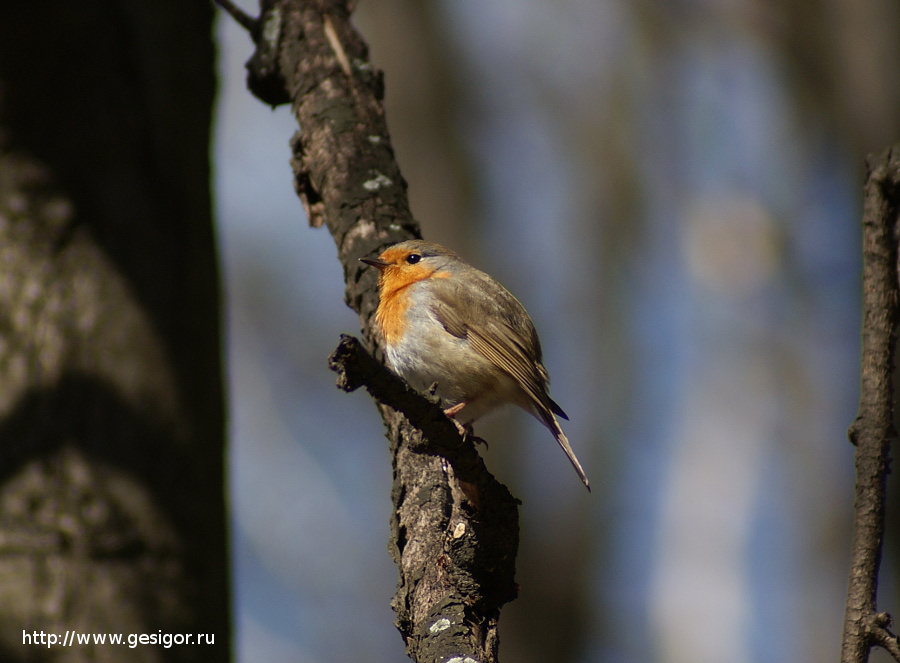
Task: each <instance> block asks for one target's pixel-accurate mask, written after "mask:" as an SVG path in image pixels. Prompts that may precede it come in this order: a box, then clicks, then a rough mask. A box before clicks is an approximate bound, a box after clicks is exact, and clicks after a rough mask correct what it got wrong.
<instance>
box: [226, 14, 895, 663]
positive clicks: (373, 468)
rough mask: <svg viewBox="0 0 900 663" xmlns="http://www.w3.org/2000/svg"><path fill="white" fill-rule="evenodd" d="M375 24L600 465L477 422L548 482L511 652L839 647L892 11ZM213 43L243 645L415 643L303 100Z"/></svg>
mask: <svg viewBox="0 0 900 663" xmlns="http://www.w3.org/2000/svg"><path fill="white" fill-rule="evenodd" d="M244 6H245V8H246V9H247V10H248V11H249V12H251V13H256V8H255V7H253V6H252V4H251V3H248V2H246V1H245V2H244ZM355 23H356V25H357V27H358V28H359V30H360V31H361V32H362V34H363V36H364V38H365V39H366V40H367V41H368V43H369V44H370V46H371V58H372V61H373V63H374V65H375V66H377V67H379V68H381V69H383V70H384V71H385V78H386V85H387V92H386V105H387V112H388V121H389V125H390V128H391V133H392V139H393V143H394V146H395V148H396V152H397V156H398V159H399V161H400V166H401V168H402V170H403V173H404V175H405V177H406V178H407V179H408V181H409V184H410V189H409V192H410V198H411V203H412V209H413V212H414V214H415V216H416V218H417V219H418V220H419V221H420V222H421V224H422V229H423V233H424V235H425V237H426V238H427V239H430V240H434V241H438V242H441V243H444V244H447V245H449V246H451V247H452V248H454V249H455V250H457V251H458V252H459V253H461V254H462V255H463V256H464V257H466V258H467V259H468V260H469V261H470V262H472V263H474V264H476V265H477V266H479V267H481V268H482V269H484V270H486V271H488V272H490V273H491V274H492V275H494V276H495V277H497V278H498V279H499V280H500V281H501V282H503V283H504V284H505V285H506V286H507V287H508V288H509V289H510V290H511V291H512V292H513V293H515V294H516V295H517V296H518V297H519V298H520V299H521V300H522V302H523V303H524V304H525V306H526V307H527V308H528V310H529V311H530V313H531V315H532V317H533V318H534V321H535V323H536V326H537V328H538V330H539V332H540V334H541V338H542V341H543V345H544V351H545V360H546V361H545V363H546V365H547V368H548V369H549V371H550V374H551V376H552V378H553V383H552V394H553V397H554V398H555V399H556V400H557V401H559V402H560V404H562V405H563V407H564V408H565V409H566V410H567V412H568V414H569V416H570V418H571V421H570V422H569V423H568V424H567V425H566V431H567V433H568V436H569V438H570V440H572V443H573V446H574V448H575V450H576V452H577V453H578V455H579V457H580V458H581V460H582V462H583V464H584V466H585V469H586V470H587V472H588V475H589V476H590V477H591V480H592V485H593V486H595V489H594V492H593V494H590V495H589V494H587V493H586V492H585V491H584V488H583V487H582V486H581V484H580V482H579V481H578V479H577V477H576V476H575V474H574V472H573V471H572V468H571V467H570V466H569V464H568V462H567V461H566V459H565V457H564V456H563V454H562V453H561V452H560V450H559V449H558V448H557V447H556V445H555V443H554V442H553V439H552V437H551V436H550V435H549V433H548V432H547V431H546V430H545V429H544V428H543V427H542V426H541V425H540V424H538V423H537V422H536V421H534V420H532V419H531V418H530V417H527V415H524V414H521V413H518V412H510V413H508V414H503V415H498V416H496V417H494V418H493V419H490V420H487V421H485V422H483V423H480V424H479V426H478V427H477V432H478V434H479V435H481V436H483V437H485V438H486V439H487V440H489V441H490V449H489V450H488V451H485V452H484V453H485V456H486V461H487V463H488V467H489V468H490V469H491V471H492V472H493V473H494V474H496V475H497V476H498V478H499V479H500V480H501V481H503V482H505V483H507V485H509V486H510V488H511V490H512V491H513V493H514V494H515V495H517V496H518V497H519V498H521V500H522V502H523V504H522V507H521V511H520V514H521V525H522V536H521V550H520V555H519V560H518V576H517V578H518V582H519V585H520V598H519V599H518V600H517V601H515V602H513V603H512V604H510V605H508V606H507V607H506V608H505V609H504V611H503V616H502V619H501V642H502V644H501V656H502V657H503V659H504V660H507V661H529V662H531V661H535V662H544V661H547V662H551V661H552V662H554V663H564V662H569V661H571V662H588V661H603V662H612V663H654V662H659V663H681V662H685V663H687V662H690V663H707V662H708V663H721V661H723V660H728V661H730V663H751V662H753V663H756V662H760V663H762V662H772V663H775V662H779V663H780V662H782V661H795V662H799V663H802V662H806V661H809V662H813V661H822V660H837V658H838V656H839V643H840V635H841V627H842V617H843V601H844V592H845V586H846V576H847V560H848V549H849V537H850V518H851V508H852V490H853V488H852V487H853V454H852V448H851V446H850V445H849V443H848V442H847V439H846V434H845V431H846V429H847V427H848V425H849V424H850V422H851V421H852V419H853V417H854V415H855V410H856V404H857V398H858V354H859V339H858V337H859V326H860V309H859V306H860V304H859V300H860V296H859V290H860V266H861V265H860V255H859V251H860V246H859V244H860V225H859V216H860V208H861V199H860V190H861V185H862V180H863V175H864V156H865V155H866V154H867V153H869V152H880V151H882V150H883V149H884V148H886V147H888V146H889V145H890V144H892V143H893V142H894V141H897V140H898V138H900V81H898V76H900V73H898V71H900V69H898V67H897V63H898V62H900V6H898V5H897V4H896V3H895V2H893V1H892V0H870V1H868V2H860V3H857V2H848V1H844V2H841V1H840V0H838V1H836V2H815V1H811V0H788V1H786V2H781V3H772V2H759V1H754V0H719V1H717V2H716V1H709V0H706V1H704V0H693V1H691V0H688V1H681V2H669V1H663V0H604V1H600V0H497V1H495V2H490V3H483V2H475V1H474V0H434V1H433V2H416V1H414V0H360V2H359V7H358V9H357V11H356V14H355ZM218 39H219V46H220V62H219V71H220V77H221V79H220V84H221V87H220V97H219V106H218V116H217V120H216V142H215V155H214V156H215V169H216V182H215V184H216V200H217V213H218V220H219V224H220V225H219V228H220V229H219V234H220V240H221V253H222V258H223V264H224V273H225V276H226V290H227V296H228V300H227V338H228V347H227V353H228V366H229V369H228V370H229V389H230V408H231V418H230V432H231V452H230V454H231V455H230V465H231V478H230V482H231V498H232V503H233V514H234V515H233V539H234V551H235V552H234V563H235V571H234V573H235V578H236V599H237V601H236V627H237V629H236V630H237V638H238V645H237V651H238V656H239V660H240V661H247V662H249V661H254V662H256V661H299V662H301V663H307V662H308V663H320V662H321V663H326V662H339V661H340V662H344V661H348V660H356V661H400V660H405V654H404V649H403V644H402V642H401V639H400V637H399V635H398V633H397V632H396V630H395V629H394V628H393V626H392V621H393V614H392V612H391V610H390V608H389V606H388V603H389V600H390V598H391V596H392V594H393V591H394V584H395V582H396V577H397V574H396V570H395V568H394V566H393V564H392V562H391V560H390V559H389V557H388V553H387V548H386V542H387V525H388V515H389V509H390V499H389V495H388V491H389V486H390V458H389V455H388V450H387V443H386V440H385V439H384V438H383V435H382V432H383V431H382V427H381V423H380V419H379V418H378V416H377V414H376V410H375V407H374V406H373V404H372V402H371V401H370V400H369V398H368V397H367V396H366V395H364V394H362V393H355V394H351V395H346V394H343V393H342V392H339V391H338V390H337V389H336V388H335V387H334V386H333V383H334V376H333V375H332V374H331V373H330V372H329V371H328V369H327V366H326V359H327V356H328V354H329V353H330V352H331V350H332V349H333V348H334V346H335V345H336V344H337V341H338V336H339V334H340V333H341V332H349V333H357V332H358V324H357V320H356V317H355V315H354V314H353V313H352V312H351V311H350V310H349V309H348V308H346V307H345V306H344V304H343V282H342V274H341V269H340V266H339V264H338V262H337V260H336V258H335V249H334V246H333V244H332V241H331V238H330V237H329V235H328V234H327V233H326V232H325V231H324V230H312V229H310V228H309V227H307V224H306V221H305V219H304V216H303V211H302V207H301V205H300V203H299V201H298V199H297V198H296V196H295V195H294V191H293V186H292V175H291V170H290V167H289V165H288V159H289V157H290V148H289V140H290V137H291V135H292V134H293V132H294V131H295V130H296V126H295V124H294V121H293V119H292V118H291V115H290V112H289V110H288V109H285V108H280V109H278V110H276V111H274V112H273V111H272V110H270V109H269V108H268V107H266V106H264V105H263V104H261V103H260V102H258V101H257V100H256V99H255V98H253V97H252V96H251V95H250V94H249V93H248V92H247V91H246V89H245V87H244V68H243V63H244V62H245V61H246V59H247V58H248V57H249V56H250V54H251V50H252V49H251V44H250V42H249V39H248V38H247V36H246V34H245V33H244V32H243V31H242V30H241V29H239V28H238V27H236V26H235V24H234V23H233V22H232V21H231V20H222V19H221V17H220V20H219V24H218ZM894 502H895V504H896V500H894ZM897 510H898V507H897V506H893V507H892V508H891V510H890V513H892V514H894V515H896V513H897ZM895 532H896V526H894V525H893V524H892V525H891V528H890V536H889V541H888V550H887V553H886V558H885V562H884V568H883V572H882V583H881V591H880V605H879V607H880V608H882V609H885V610H888V611H893V612H894V613H895V614H896V613H897V612H900V606H898V603H897V591H896V590H897V587H896V579H897V574H896V568H897V567H896V560H897V552H896V546H892V544H893V543H896V539H895V538H894V535H895ZM873 660H875V661H880V660H888V659H887V657H886V656H883V655H882V654H876V655H875V656H874V657H873Z"/></svg>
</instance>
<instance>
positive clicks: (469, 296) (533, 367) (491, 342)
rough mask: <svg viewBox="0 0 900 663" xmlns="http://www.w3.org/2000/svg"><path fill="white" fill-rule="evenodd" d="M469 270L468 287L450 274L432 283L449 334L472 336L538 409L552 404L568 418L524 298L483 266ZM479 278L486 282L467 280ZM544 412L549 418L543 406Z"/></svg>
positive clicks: (434, 306) (435, 306) (435, 308)
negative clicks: (555, 395) (552, 392)
mask: <svg viewBox="0 0 900 663" xmlns="http://www.w3.org/2000/svg"><path fill="white" fill-rule="evenodd" d="M473 271H474V270H473ZM467 276H470V277H471V280H470V281H469V282H467V285H466V287H460V286H459V285H457V284H458V283H459V280H455V281H454V280H451V279H447V280H446V281H444V282H442V283H435V284H434V285H436V286H438V287H435V288H432V294H433V295H434V298H433V300H432V305H431V308H432V310H433V312H434V315H435V317H436V318H437V319H438V321H439V322H440V323H441V324H442V325H443V326H444V329H446V330H447V332H448V333H449V334H452V335H453V336H456V337H457V338H465V339H467V340H468V341H469V343H470V344H471V346H472V349H473V350H475V351H476V352H477V353H479V354H480V355H482V356H483V357H485V358H486V359H488V360H489V361H490V362H491V363H492V364H494V365H495V366H497V367H498V368H500V369H501V370H503V371H504V372H505V373H507V374H509V375H510V376H511V377H512V378H513V379H515V380H516V382H518V384H519V385H520V386H521V387H522V389H523V390H524V391H525V393H526V394H528V396H529V397H530V398H531V400H532V401H533V402H534V403H535V405H537V406H538V410H539V411H540V410H542V409H545V410H549V411H550V412H554V413H556V414H558V415H559V416H561V417H563V418H564V419H568V417H567V416H566V414H565V412H563V410H562V408H561V407H560V406H559V405H557V404H556V403H555V402H554V401H553V399H552V398H550V396H549V395H548V394H547V382H548V376H547V371H546V369H545V368H544V366H543V365H542V364H541V345H540V341H539V340H538V337H537V332H535V329H534V324H532V322H531V319H530V318H529V317H528V313H526V311H525V309H524V308H523V307H522V305H521V304H520V303H519V300H517V299H516V298H515V297H513V296H512V295H511V294H510V293H509V292H508V291H507V290H506V289H505V288H503V286H501V285H500V284H499V283H497V282H496V281H494V280H493V279H491V277H489V276H488V275H487V274H484V273H483V272H477V273H476V274H467ZM476 280H480V281H483V283H482V285H483V286H486V287H480V288H477V289H475V288H473V287H470V286H469V285H468V284H469V283H472V282H474V281H476ZM488 293H490V294H488ZM463 311H465V312H466V313H465V314H463V313H462V312H463ZM541 416H542V418H544V419H546V418H547V417H546V415H545V413H544V412H541ZM550 419H552V415H551V416H550Z"/></svg>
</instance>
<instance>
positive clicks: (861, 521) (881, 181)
mask: <svg viewBox="0 0 900 663" xmlns="http://www.w3.org/2000/svg"><path fill="white" fill-rule="evenodd" d="M868 166H869V168H868V174H867V177H866V184H865V200H864V206H863V247H862V248H863V329H862V371H861V385H860V398H859V412H858V414H857V416H856V419H855V420H854V422H853V424H852V425H851V426H850V430H849V431H848V434H849V437H850V441H851V442H853V444H855V445H856V499H855V503H854V508H855V513H854V522H853V543H852V547H851V551H850V555H851V559H850V578H849V583H848V589H847V605H846V611H845V615H844V637H843V643H842V645H841V663H866V661H867V660H868V658H869V650H870V649H871V647H872V646H873V645H876V644H877V645H880V646H882V647H884V648H885V649H887V650H888V651H889V652H891V653H892V654H893V655H894V657H895V658H897V660H898V661H900V648H898V644H897V640H896V638H895V637H894V636H893V635H891V634H890V633H889V632H888V631H887V629H886V626H887V625H888V624H889V623H890V616H889V615H887V614H885V613H878V612H876V598H877V588H878V570H879V566H880V563H881V553H882V544H883V540H884V515H885V501H886V495H885V493H886V485H887V472H888V467H889V449H890V442H891V440H893V439H894V438H895V437H896V432H895V430H894V426H893V416H894V405H893V404H894V388H893V382H892V378H893V373H894V349H895V346H896V332H897V317H898V308H897V307H898V299H900V288H898V281H897V267H898V265H897V235H896V231H897V215H898V209H900V195H898V193H900V151H897V150H894V151H891V150H888V151H887V152H886V153H885V154H884V155H882V156H881V157H879V158H878V159H877V161H875V160H871V161H870V162H869V164H868Z"/></svg>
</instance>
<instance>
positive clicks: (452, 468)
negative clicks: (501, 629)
mask: <svg viewBox="0 0 900 663" xmlns="http://www.w3.org/2000/svg"><path fill="white" fill-rule="evenodd" d="M261 11H262V13H261V16H260V18H259V20H258V21H257V25H258V26H259V32H258V35H257V37H256V38H255V42H256V45H257V49H256V53H255V54H254V55H253V57H252V58H251V59H250V61H249V62H248V63H247V69H248V86H249V87H250V89H251V91H252V92H253V93H254V94H255V95H256V96H257V97H259V98H260V99H261V100H263V101H264V102H266V103H268V104H272V105H277V104H280V103H291V105H292V107H293V111H294V114H295V116H296V119H297V123H298V125H299V126H300V128H301V131H299V132H298V133H297V134H296V135H295V137H294V140H293V141H292V145H291V147H292V149H293V160H292V162H291V163H292V166H293V169H294V183H295V187H296V190H297V193H298V195H299V196H300V199H301V201H302V203H303V206H304V208H305V210H306V212H307V218H308V220H309V223H310V225H312V226H314V227H320V226H325V227H327V228H328V231H329V232H330V233H331V235H332V237H333V238H334V241H335V244H336V246H337V251H338V258H339V259H340V261H341V263H342V265H343V268H344V278H345V282H346V294H345V298H346V301H347V304H348V305H349V306H350V307H351V308H352V309H354V310H355V311H356V312H357V313H358V314H359V316H360V325H361V328H362V333H363V336H364V337H365V344H366V347H367V348H371V349H373V351H374V353H375V355H376V356H380V353H382V352H383V349H382V348H381V347H380V343H381V340H380V338H379V337H378V336H377V335H376V334H375V333H374V331H373V327H372V317H373V315H374V312H375V309H376V306H377V304H378V296H377V291H376V288H375V279H374V277H373V274H371V270H366V269H365V268H364V266H363V265H361V264H360V263H359V261H358V259H359V258H361V257H364V256H370V255H373V254H377V253H379V252H380V251H381V250H382V249H384V248H385V247H387V246H389V245H391V244H394V243H396V242H400V241H402V240H405V239H410V238H414V237H420V231H419V226H418V224H417V223H416V222H415V220H414V219H413V218H412V215H411V213H410V211H409V203H408V200H407V197H406V182H405V180H404V179H403V176H402V175H401V174H400V170H399V167H398V166H397V163H396V160H395V159H394V152H393V149H392V147H391V142H390V137H389V134H388V130H387V123H386V121H385V117H384V108H383V106H382V104H381V99H382V97H383V93H384V85H383V80H382V75H381V72H380V71H378V70H377V69H375V68H374V67H372V65H371V64H370V63H369V61H368V48H367V46H366V44H365V42H363V40H362V38H361V37H360V36H359V34H358V33H357V32H356V31H355V30H354V28H353V26H352V25H351V24H350V20H349V19H350V5H349V3H348V2H347V1H346V0H263V2H262V7H261ZM331 364H332V367H333V368H334V369H335V370H336V371H337V372H338V374H339V376H340V377H339V382H340V384H341V386H342V388H344V389H349V390H352V389H354V388H356V387H358V386H363V385H364V386H366V388H367V389H368V390H369V392H370V393H371V394H372V395H373V396H375V398H376V399H377V400H378V401H379V407H380V409H381V413H382V416H383V418H384V421H385V426H386V428H387V436H388V439H389V440H390V449H391V454H392V458H393V469H394V484H393V487H392V491H391V497H392V500H393V502H394V509H393V516H392V517H393V520H392V523H391V540H390V550H391V555H392V556H393V558H394V560H395V562H396V563H397V566H398V568H399V571H400V580H399V582H398V587H397V593H396V595H395V596H394V599H393V601H392V605H393V608H394V610H395V612H396V614H397V626H398V628H399V630H400V633H401V635H402V636H403V639H404V641H405V642H406V648H407V653H408V654H409V656H410V657H411V658H412V659H413V660H415V661H437V660H441V661H447V660H458V661H465V660H476V661H479V662H480V663H493V662H495V661H496V660H497V654H498V642H499V640H498V635H497V624H498V620H499V617H500V608H501V606H502V605H503V604H505V603H506V602H508V601H511V600H512V599H513V598H515V596H516V592H517V587H516V584H515V559H516V552H517V549H518V542H519V529H518V528H519V526H518V501H517V500H516V499H515V498H513V497H512V495H510V493H509V491H508V490H507V489H506V488H505V487H504V486H502V485H501V484H500V483H498V482H497V481H496V480H495V479H494V477H492V476H491V475H490V473H488V472H487V470H486V469H485V468H484V464H483V462H482V460H481V458H480V457H479V455H478V453H477V451H476V450H475V448H474V446H473V445H472V443H471V441H469V440H464V439H462V438H461V437H460V435H459V433H458V431H457V430H456V427H455V425H454V424H453V423H452V422H450V421H449V420H448V419H447V417H446V416H445V415H444V414H443V412H441V410H440V408H438V407H437V406H435V405H434V404H433V403H430V402H429V401H428V400H427V399H426V398H424V397H422V396H421V395H419V394H416V393H414V392H411V391H410V390H408V389H407V388H406V386H405V385H404V384H403V382H402V381H401V380H399V379H397V378H396V377H395V376H393V375H392V374H390V373H389V372H388V371H387V370H386V369H385V368H384V367H383V366H382V365H381V364H380V363H379V362H378V361H377V360H376V359H374V358H373V357H372V356H371V355H370V354H369V353H367V352H365V350H363V347H362V345H361V344H360V342H359V341H356V339H351V338H349V337H347V338H345V339H344V340H343V341H342V343H341V345H340V346H339V347H338V350H337V351H336V352H335V354H334V355H333V356H332V359H331Z"/></svg>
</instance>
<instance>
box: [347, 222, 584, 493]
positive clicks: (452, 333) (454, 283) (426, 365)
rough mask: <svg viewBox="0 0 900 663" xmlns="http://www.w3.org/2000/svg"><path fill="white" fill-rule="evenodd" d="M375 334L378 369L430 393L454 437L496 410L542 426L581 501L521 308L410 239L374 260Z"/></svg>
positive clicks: (488, 280) (486, 281)
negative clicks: (524, 415)
mask: <svg viewBox="0 0 900 663" xmlns="http://www.w3.org/2000/svg"><path fill="white" fill-rule="evenodd" d="M360 261H361V262H363V263H365V264H367V265H370V266H372V267H374V268H376V269H377V270H378V291H379V302H378V308H377V309H376V311H375V328H376V329H377V330H378V333H380V335H381V337H382V339H383V341H384V349H385V363H386V364H387V366H388V368H390V369H391V370H392V371H393V372H394V373H396V374H397V375H399V376H400V377H402V378H403V379H404V380H406V382H407V383H408V384H409V385H410V386H411V387H412V388H413V389H415V390H416V391H419V392H421V393H433V394H434V395H436V396H437V397H438V398H439V399H440V401H441V406H442V407H443V408H444V412H445V414H446V415H447V416H449V417H451V418H453V419H454V420H455V421H456V422H457V423H458V424H461V425H462V427H465V426H468V425H470V424H471V423H472V422H474V421H475V420H476V419H479V418H481V417H482V416H484V415H486V414H488V413H489V412H491V411H493V410H495V409H497V408H499V407H501V406H504V405H508V404H511V405H517V406H519V407H520V408H522V409H523V410H525V411H526V412H528V413H529V414H531V415H532V416H534V417H535V418H536V419H537V420H538V421H540V422H541V423H542V424H543V425H544V426H546V427H547V428H548V429H549V430H550V432H551V433H552V434H553V437H554V438H555V439H556V442H557V443H558V444H559V446H560V448H562V450H563V452H565V454H566V456H567V457H568V459H569V462H570V463H571V464H572V467H574V468H575V471H576V472H577V473H578V476H579V478H580V479H581V482H582V483H583V484H584V486H585V488H587V489H588V491H590V490H591V486H590V482H589V481H588V478H587V475H586V474H585V472H584V469H583V468H582V467H581V463H580V462H579V461H578V458H577V457H576V456H575V452H574V451H572V447H571V445H570V444H569V440H568V438H567V437H566V435H565V433H564V432H563V430H562V427H561V426H560V424H559V420H558V419H557V416H558V417H562V418H563V419H566V420H568V418H569V417H568V416H567V415H566V413H565V412H564V411H563V409H562V408H561V407H560V406H559V405H558V404H557V403H556V402H555V401H554V400H553V399H552V398H550V395H549V393H548V385H549V381H550V378H549V375H548V373H547V369H546V368H544V365H543V364H542V363H541V360H542V353H541V343H540V340H539V339H538V335H537V331H536V330H535V328H534V323H533V322H532V321H531V318H530V317H529V315H528V312H527V311H526V310H525V307H524V306H522V304H521V303H520V302H519V300H518V299H516V298H515V297H514V296H513V295H512V294H511V293H510V292H509V291H508V290H507V289H506V288H504V287H503V286H502V285H501V284H500V283H499V282H498V281H496V280H495V279H493V278H492V277H491V276H489V275H488V274H486V273H484V272H482V271H481V270H479V269H476V268H475V267H473V266H471V265H469V264H467V263H466V262H465V261H463V259H462V258H460V257H459V256H458V255H457V254H456V253H454V252H453V251H452V250H450V249H448V248H446V247H443V246H441V245H439V244H435V243H433V242H427V241H424V240H419V239H413V240H407V241H403V242H400V243H399V244H394V245H393V246H390V247H388V248H387V249H385V250H384V251H383V252H382V253H381V254H380V255H379V256H378V257H377V258H368V257H366V258H360Z"/></svg>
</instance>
